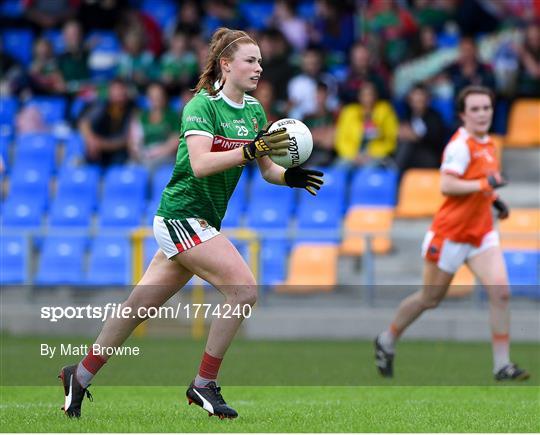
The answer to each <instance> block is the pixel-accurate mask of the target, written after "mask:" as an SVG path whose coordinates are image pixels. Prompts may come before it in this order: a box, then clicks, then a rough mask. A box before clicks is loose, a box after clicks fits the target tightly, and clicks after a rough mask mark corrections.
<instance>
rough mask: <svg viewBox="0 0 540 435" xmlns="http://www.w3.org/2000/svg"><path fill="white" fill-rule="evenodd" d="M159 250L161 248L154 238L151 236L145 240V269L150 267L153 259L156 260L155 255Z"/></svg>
mask: <svg viewBox="0 0 540 435" xmlns="http://www.w3.org/2000/svg"><path fill="white" fill-rule="evenodd" d="M158 248H159V245H158V244H157V242H156V239H155V237H154V236H149V237H146V238H145V239H144V267H145V269H146V268H147V267H148V265H149V264H150V262H151V261H152V258H154V254H155V253H156V251H157V250H158Z"/></svg>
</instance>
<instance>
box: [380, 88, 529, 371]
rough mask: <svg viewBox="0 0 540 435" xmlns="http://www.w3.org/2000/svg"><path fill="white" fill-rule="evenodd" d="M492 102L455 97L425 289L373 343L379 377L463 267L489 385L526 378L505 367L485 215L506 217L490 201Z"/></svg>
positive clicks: (500, 295) (502, 316) (493, 246)
mask: <svg viewBox="0 0 540 435" xmlns="http://www.w3.org/2000/svg"><path fill="white" fill-rule="evenodd" d="M493 101H494V96H493V93H492V92H491V91H490V90H489V89H487V88H484V87H480V86H468V87H466V88H464V89H463V90H462V91H461V93H460V94H459V96H458V101H457V103H458V110H459V115H460V118H461V120H462V122H463V126H462V127H461V128H460V129H459V130H458V131H457V132H456V133H455V134H454V136H453V137H452V138H451V139H450V142H449V143H448V145H447V146H446V149H445V151H444V155H443V162H442V165H441V191H442V193H443V195H445V196H446V199H445V201H444V203H443V205H442V206H441V208H440V209H439V211H438V212H437V213H436V215H435V218H434V220H433V223H432V225H431V229H430V230H429V231H428V233H427V234H426V237H425V239H424V243H423V246H422V256H423V257H424V285H423V287H422V289H421V290H419V291H417V292H416V293H414V294H412V295H410V296H409V297H407V298H406V299H404V300H403V301H402V302H401V305H400V306H399V308H398V311H397V313H396V316H395V318H394V321H393V322H392V323H391V325H390V326H389V328H388V330H386V331H384V332H382V333H381V334H379V336H378V337H377V339H376V340H375V358H376V364H377V368H378V370H379V372H380V373H381V375H383V376H385V377H392V376H393V359H394V345H395V342H396V341H397V340H398V338H399V337H400V336H401V335H402V334H403V332H404V331H405V329H406V328H407V327H408V326H409V325H410V324H411V323H412V322H414V321H415V320H416V319H417V318H418V316H420V314H422V313H423V312H424V311H425V310H427V309H431V308H435V307H437V305H438V304H439V302H441V300H442V299H443V298H444V296H445V294H446V292H447V290H448V287H449V286H450V283H451V282H452V278H453V276H454V274H455V273H456V271H457V270H458V269H459V267H460V266H461V265H462V264H463V263H467V265H468V266H469V268H470V269H471V271H472V272H473V273H474V275H475V276H476V278H477V279H478V280H479V281H480V283H481V284H482V285H483V286H484V288H485V289H486V291H487V293H488V295H489V307H490V326H491V333H492V345H493V346H492V347H493V373H494V376H495V379H497V380H506V379H519V380H521V379H527V378H528V377H529V374H528V373H527V372H526V371H525V370H523V369H520V368H519V367H518V366H516V365H515V364H513V363H511V362H510V349H509V348H510V346H509V330H510V311H509V288H508V277H507V275H506V267H505V263H504V258H503V255H502V251H501V248H500V246H499V234H498V232H497V231H496V230H495V229H494V226H493V217H492V212H491V207H494V208H495V210H496V211H497V215H498V218H499V219H506V218H507V217H508V214H509V210H508V207H507V206H506V204H505V203H504V202H503V201H502V200H501V199H500V198H499V197H498V196H497V195H496V194H495V189H497V188H499V187H502V186H504V185H505V184H506V182H505V180H503V178H502V177H501V175H500V173H499V167H498V163H497V158H496V156H495V147H494V145H493V142H492V140H491V138H490V137H489V135H488V130H489V128H490V126H491V120H492V118H493Z"/></svg>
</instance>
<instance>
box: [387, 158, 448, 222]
mask: <svg viewBox="0 0 540 435" xmlns="http://www.w3.org/2000/svg"><path fill="white" fill-rule="evenodd" d="M440 179H441V176H440V173H439V170H438V169H409V170H408V171H407V172H405V175H404V176H403V179H402V181H401V186H400V189H399V202H398V206H397V208H396V216H397V217H400V218H413V219H414V218H424V217H431V216H433V215H434V214H435V212H436V211H437V210H438V209H439V207H440V206H441V204H442V202H443V200H444V197H443V195H442V193H441V187H440Z"/></svg>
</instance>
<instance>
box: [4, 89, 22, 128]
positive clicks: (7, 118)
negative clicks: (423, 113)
mask: <svg viewBox="0 0 540 435" xmlns="http://www.w3.org/2000/svg"><path fill="white" fill-rule="evenodd" d="M18 109H19V102H18V100H17V98H15V97H7V96H6V97H4V96H2V97H1V98H0V125H6V124H7V125H14V124H15V115H16V114H17V110H18Z"/></svg>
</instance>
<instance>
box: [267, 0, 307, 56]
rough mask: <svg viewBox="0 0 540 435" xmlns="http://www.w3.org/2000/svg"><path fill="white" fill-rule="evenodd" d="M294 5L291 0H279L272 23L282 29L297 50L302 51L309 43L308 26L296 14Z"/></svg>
mask: <svg viewBox="0 0 540 435" xmlns="http://www.w3.org/2000/svg"><path fill="white" fill-rule="evenodd" d="M294 5H295V3H294V1H291V0H277V1H276V2H275V6H274V15H273V16H272V19H271V20H270V23H271V25H272V26H273V27H276V28H277V29H279V30H280V31H281V33H282V34H283V35H284V36H285V38H287V41H288V42H289V44H290V45H291V46H292V47H293V48H294V49H295V50H297V51H302V50H304V49H305V48H306V46H307V44H308V39H309V38H308V26H307V23H306V21H305V20H302V19H301V18H299V17H298V16H297V15H296V11H295V6H294Z"/></svg>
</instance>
